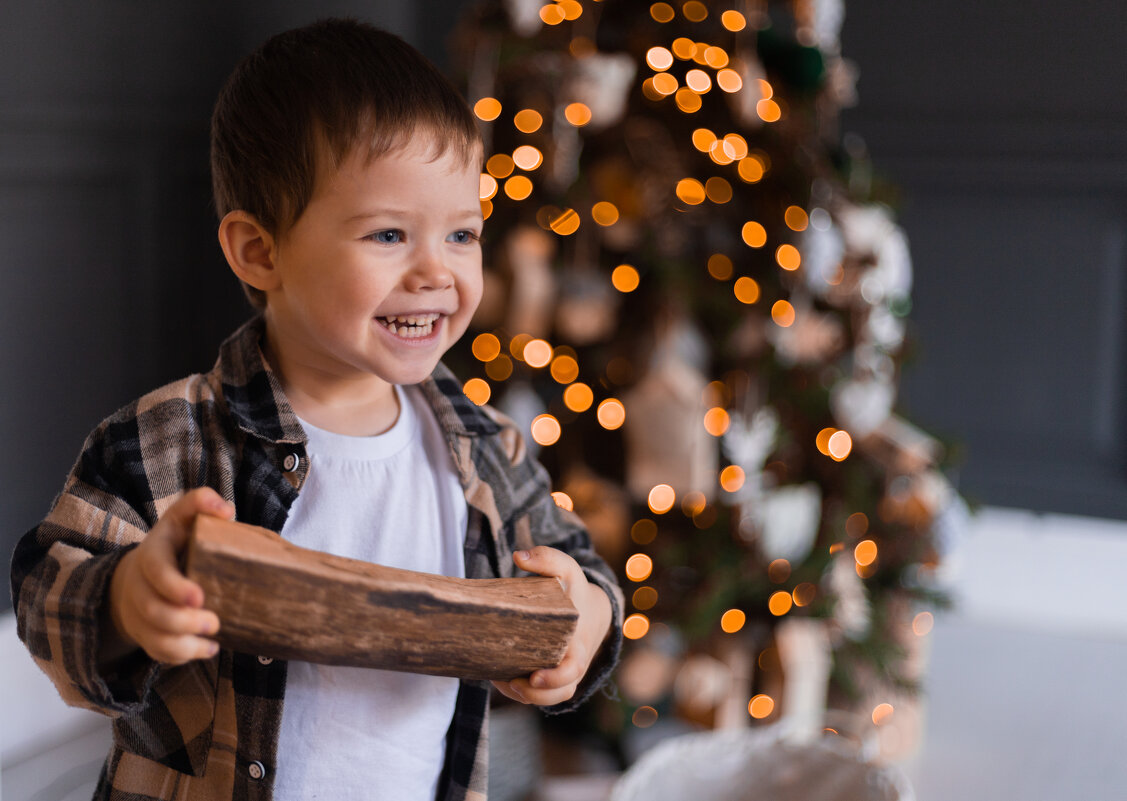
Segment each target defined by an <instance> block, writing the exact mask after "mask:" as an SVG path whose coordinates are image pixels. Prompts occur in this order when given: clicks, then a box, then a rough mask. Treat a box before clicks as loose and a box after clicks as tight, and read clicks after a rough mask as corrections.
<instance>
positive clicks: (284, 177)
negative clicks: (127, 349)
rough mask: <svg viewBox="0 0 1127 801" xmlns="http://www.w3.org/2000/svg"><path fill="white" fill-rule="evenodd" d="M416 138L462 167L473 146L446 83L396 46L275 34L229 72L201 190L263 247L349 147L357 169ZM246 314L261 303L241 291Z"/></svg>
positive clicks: (371, 33)
mask: <svg viewBox="0 0 1127 801" xmlns="http://www.w3.org/2000/svg"><path fill="white" fill-rule="evenodd" d="M419 129H422V130H424V131H426V132H427V133H428V134H429V135H430V138H431V139H432V141H433V145H434V149H435V153H434V156H435V158H438V157H440V156H442V155H443V154H444V153H445V152H446V150H447V148H449V147H453V148H454V149H455V152H456V153H457V154H458V155H459V156H462V157H464V158H465V160H466V162H467V163H469V162H471V161H472V160H474V159H479V158H480V152H481V151H480V142H481V135H480V133H479V132H478V129H477V124H476V121H475V120H474V116H473V113H472V112H471V111H470V109H469V106H468V105H467V104H466V101H465V99H464V98H463V97H462V96H461V94H460V93H459V92H458V90H457V89H455V88H454V86H453V84H452V83H450V81H449V80H448V79H447V78H446V77H445V76H444V75H443V74H442V73H441V72H439V70H438V68H437V67H435V66H434V65H433V64H432V63H431V62H430V61H428V60H427V59H426V57H424V56H423V55H422V54H421V53H419V51H417V50H416V49H415V48H413V47H411V45H409V44H407V43H406V42H405V41H403V40H402V39H401V38H399V37H398V36H395V35H394V34H391V33H388V32H386V31H382V30H380V29H379V28H376V27H375V26H372V25H369V24H366V23H363V22H358V21H356V20H350V19H327V20H321V21H319V22H315V23H313V24H311V25H308V26H305V27H303V28H297V29H294V30H291V31H286V32H285V33H281V34H278V35H277V36H274V37H273V38H271V39H269V40H267V41H266V43H265V44H263V45H262V46H261V47H260V48H259V49H258V50H257V51H255V52H254V53H252V54H251V55H249V56H247V57H246V58H245V59H243V61H242V62H241V63H240V64H239V65H238V66H237V67H236V68H235V71H234V72H233V73H232V74H231V77H230V78H228V79H227V83H226V84H225V85H224V87H223V89H222V90H221V91H220V93H219V99H218V100H217V101H216V104H215V111H214V113H213V114H212V118H211V181H212V193H213V195H214V198H215V208H216V211H217V212H218V213H219V216H220V218H222V217H223V216H224V215H225V214H227V212H229V211H232V210H235V209H241V210H243V211H246V212H247V213H249V214H252V215H254V217H255V218H256V219H257V220H258V221H259V222H260V223H261V224H262V225H263V227H265V228H266V229H267V230H268V231H269V232H271V233H272V234H274V235H275V236H277V235H281V234H284V233H285V232H286V231H287V230H289V228H290V226H292V225H293V224H294V223H295V222H296V221H297V219H298V218H299V217H300V216H301V214H302V212H303V211H304V210H305V207H306V206H307V205H308V204H309V200H310V198H311V197H312V194H313V188H314V184H315V181H316V178H317V169H318V166H319V162H321V163H320V167H321V168H322V169H324V168H325V167H326V164H324V163H323V162H324V161H325V159H326V158H327V159H328V160H329V164H328V165H327V166H331V167H334V168H335V167H336V166H337V165H339V164H340V162H341V161H343V160H344V159H345V158H346V157H347V156H348V154H349V153H351V152H352V151H353V149H354V148H356V147H364V148H366V151H367V157H368V158H369V159H372V158H378V157H379V156H382V155H384V154H386V153H388V152H390V151H392V150H395V149H396V148H398V147H401V146H402V145H404V144H406V142H407V141H408V140H409V139H410V137H411V135H412V133H414V132H415V131H416V130H419ZM244 289H245V290H246V293H247V297H248V298H249V299H250V301H251V303H252V304H253V305H254V306H255V307H257V308H263V307H264V306H265V302H266V299H265V297H264V296H263V294H262V293H261V292H260V291H259V290H257V289H254V288H253V287H249V286H246V285H244Z"/></svg>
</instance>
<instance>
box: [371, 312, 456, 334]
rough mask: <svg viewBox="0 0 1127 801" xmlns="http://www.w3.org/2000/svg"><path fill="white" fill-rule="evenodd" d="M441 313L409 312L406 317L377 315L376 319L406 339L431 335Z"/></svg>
mask: <svg viewBox="0 0 1127 801" xmlns="http://www.w3.org/2000/svg"><path fill="white" fill-rule="evenodd" d="M441 316H442V315H440V314H409V315H407V316H405V317H403V316H395V317H377V318H376V320H377V321H378V322H379V323H380V324H381V325H383V326H384V327H385V328H387V330H388V331H390V332H391V333H393V334H395V335H396V336H399V337H404V338H405V339H415V338H418V337H425V336H429V335H430V333H431V332H432V331H434V324H435V322H436V321H437V320H438V318H439V317H441Z"/></svg>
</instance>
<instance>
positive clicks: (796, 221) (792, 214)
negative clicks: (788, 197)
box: [783, 206, 810, 231]
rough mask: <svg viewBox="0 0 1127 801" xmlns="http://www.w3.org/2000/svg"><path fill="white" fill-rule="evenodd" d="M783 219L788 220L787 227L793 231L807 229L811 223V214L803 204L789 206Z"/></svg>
mask: <svg viewBox="0 0 1127 801" xmlns="http://www.w3.org/2000/svg"><path fill="white" fill-rule="evenodd" d="M783 221H784V222H786V224H787V228H789V229H791V230H792V231H805V230H806V227H807V226H808V225H809V224H810V216H809V215H808V214H807V213H806V210H805V209H803V208H802V207H801V206H787V210H786V212H785V213H784V214H783Z"/></svg>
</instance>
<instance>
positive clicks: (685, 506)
mask: <svg viewBox="0 0 1127 801" xmlns="http://www.w3.org/2000/svg"><path fill="white" fill-rule="evenodd" d="M706 506H708V499H707V498H705V497H704V493H703V492H701V491H699V490H692V491H691V492H686V493H685V497H684V498H682V499H681V511H682V512H684V513H685V516H686V517H696V516H697V515H699V514H700V513H701V512H703V511H704V509H705V507H706Z"/></svg>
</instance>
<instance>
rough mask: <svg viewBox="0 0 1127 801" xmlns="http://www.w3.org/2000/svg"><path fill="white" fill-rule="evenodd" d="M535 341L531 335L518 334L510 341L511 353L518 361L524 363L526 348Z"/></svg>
mask: <svg viewBox="0 0 1127 801" xmlns="http://www.w3.org/2000/svg"><path fill="white" fill-rule="evenodd" d="M532 340H533V336H532V335H531V334H517V335H516V336H515V337H513V338H512V339H510V340H509V353H511V354H513V358H514V359H516V360H518V361H522V362H523V361H524V346H525V345H527V344H528V343H529V342H531V341H532Z"/></svg>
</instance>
